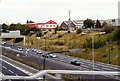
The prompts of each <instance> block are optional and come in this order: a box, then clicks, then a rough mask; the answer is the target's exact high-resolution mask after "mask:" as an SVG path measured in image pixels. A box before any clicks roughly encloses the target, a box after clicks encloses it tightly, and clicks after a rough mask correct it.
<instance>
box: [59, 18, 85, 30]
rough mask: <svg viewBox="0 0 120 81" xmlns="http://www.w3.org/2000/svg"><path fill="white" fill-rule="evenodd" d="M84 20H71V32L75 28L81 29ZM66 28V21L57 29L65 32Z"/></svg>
mask: <svg viewBox="0 0 120 81" xmlns="http://www.w3.org/2000/svg"><path fill="white" fill-rule="evenodd" d="M83 21H84V20H73V21H71V25H70V26H71V30H75V29H77V28H82V26H83ZM67 28H68V21H63V22H62V23H61V25H60V26H59V27H58V29H60V30H67Z"/></svg>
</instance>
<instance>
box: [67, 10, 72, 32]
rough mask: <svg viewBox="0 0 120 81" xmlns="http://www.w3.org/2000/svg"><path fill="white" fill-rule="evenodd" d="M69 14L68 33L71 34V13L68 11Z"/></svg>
mask: <svg viewBox="0 0 120 81" xmlns="http://www.w3.org/2000/svg"><path fill="white" fill-rule="evenodd" d="M68 13H69V19H68V33H70V31H71V11H70V10H69V11H68Z"/></svg>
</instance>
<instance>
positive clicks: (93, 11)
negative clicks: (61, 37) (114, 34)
mask: <svg viewBox="0 0 120 81" xmlns="http://www.w3.org/2000/svg"><path fill="white" fill-rule="evenodd" d="M118 2H119V0H0V23H9V24H10V23H26V21H27V20H32V21H34V22H39V23H40V22H47V21H48V20H54V21H56V22H57V23H61V22H62V21H66V20H68V18H69V14H68V10H70V11H71V20H85V19H87V18H90V19H99V20H106V19H114V18H117V17H118Z"/></svg>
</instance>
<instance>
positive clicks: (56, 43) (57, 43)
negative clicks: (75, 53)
mask: <svg viewBox="0 0 120 81" xmlns="http://www.w3.org/2000/svg"><path fill="white" fill-rule="evenodd" d="M54 45H60V46H62V45H64V43H63V42H58V41H57V42H55V44H54Z"/></svg>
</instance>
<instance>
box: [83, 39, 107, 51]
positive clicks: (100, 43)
mask: <svg viewBox="0 0 120 81" xmlns="http://www.w3.org/2000/svg"><path fill="white" fill-rule="evenodd" d="M104 45H106V41H105V40H100V39H98V40H96V41H94V49H98V48H100V47H102V46H104ZM83 48H92V40H91V39H86V42H85V43H84V44H83Z"/></svg>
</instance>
